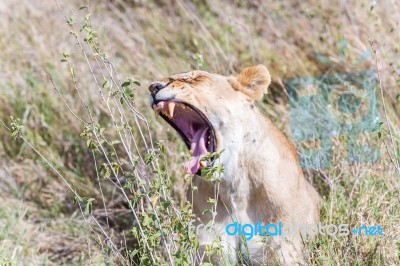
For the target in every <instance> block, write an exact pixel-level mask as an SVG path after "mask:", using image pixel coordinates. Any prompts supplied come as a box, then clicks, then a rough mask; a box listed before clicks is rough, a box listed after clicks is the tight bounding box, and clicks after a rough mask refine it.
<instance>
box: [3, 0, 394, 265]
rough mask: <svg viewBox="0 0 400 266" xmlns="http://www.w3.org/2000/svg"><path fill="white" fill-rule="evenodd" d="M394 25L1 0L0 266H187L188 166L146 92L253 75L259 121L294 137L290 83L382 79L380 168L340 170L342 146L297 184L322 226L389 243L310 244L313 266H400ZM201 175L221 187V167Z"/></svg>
mask: <svg viewBox="0 0 400 266" xmlns="http://www.w3.org/2000/svg"><path fill="white" fill-rule="evenodd" d="M399 23H400V2H398V1H390V0H384V1H365V0H360V1H352V2H351V3H350V2H347V1H337V2H331V1H327V0H324V1H314V0H308V1H297V0H288V1H261V0H249V1H239V0H217V1H210V0H195V1H187V0H176V1H168V0H149V1H146V0H91V1H90V0H85V1H77V0H43V1H40V0H29V1H28V0H25V1H15V0H2V1H1V2H0V25H1V27H0V69H1V71H0V124H1V125H0V265H70V264H72V265H103V264H106V265H158V264H164V265H166V264H167V265H168V264H176V265H190V264H191V262H192V261H193V258H194V257H195V256H198V255H199V254H198V253H197V246H198V242H197V239H196V237H195V234H194V228H193V226H192V219H193V215H192V213H191V205H190V203H189V202H186V197H185V195H186V189H187V187H188V184H189V183H190V181H191V177H190V175H186V174H185V173H184V170H183V168H182V162H184V161H185V160H186V158H187V157H188V156H190V154H189V153H188V151H187V149H186V147H185V145H184V143H183V142H182V141H181V140H180V138H179V136H178V135H177V134H176V132H174V131H173V129H171V128H170V127H168V126H167V125H166V123H164V122H163V121H161V119H157V117H156V116H155V114H154V112H153V110H152V109H151V107H150V106H149V93H148V90H147V87H148V85H149V84H150V82H151V81H153V80H157V79H159V78H161V77H163V76H167V75H169V74H171V73H177V72H183V71H188V70H191V69H203V70H206V71H209V72H215V73H220V74H224V75H229V74H235V73H237V72H238V71H240V70H241V69H242V68H244V67H246V66H250V65H254V64H258V63H262V64H265V65H266V66H267V67H268V68H269V70H270V72H271V76H272V80H273V82H272V85H271V87H270V92H269V93H268V94H267V95H265V96H264V98H263V100H262V102H260V103H259V107H260V108H261V109H262V110H263V111H264V113H265V114H266V115H267V116H268V117H269V118H270V119H271V120H272V121H273V122H274V124H275V125H277V126H278V127H279V128H280V129H281V130H283V131H284V132H285V133H286V135H288V136H289V137H290V136H291V129H290V108H289V103H288V95H287V91H286V88H285V81H286V80H288V79H290V78H296V77H308V76H321V75H324V74H329V73H345V72H354V71H360V70H365V69H373V70H375V71H376V72H377V74H378V75H377V77H378V86H377V90H376V93H377V96H378V97H377V98H378V99H379V106H380V109H381V118H382V120H381V122H382V123H378V124H377V126H376V130H374V132H371V133H369V134H363V135H362V136H360V138H359V141H360V143H368V144H371V145H373V146H375V147H377V149H379V150H380V160H379V161H378V162H375V163H355V164H349V163H348V162H347V160H346V159H345V158H346V148H345V147H346V136H341V137H338V138H336V139H334V163H333V167H331V168H328V169H304V172H305V175H306V177H307V178H308V179H309V180H310V182H312V183H313V185H314V186H315V187H316V188H317V190H318V192H319V193H320V195H321V197H322V198H323V207H322V211H321V222H322V223H324V224H328V223H333V224H343V223H348V224H350V225H352V226H360V225H367V226H369V225H378V224H379V225H380V226H382V227H383V228H384V232H385V236H383V237H356V236H352V235H349V236H348V237H331V236H325V237H322V236H320V237H316V238H312V239H307V240H305V241H306V255H307V263H308V264H310V265H399V264H400V223H399V220H400V209H399V203H400V202H399V198H400V197H399V196H400V195H399V186H400V143H399V142H400V141H399V139H400V60H399V59H400V32H399ZM312 145H314V144H313V143H303V144H301V145H300V146H299V149H300V150H301V149H307V148H308V147H309V146H312ZM207 170H208V172H207V173H206V178H208V179H210V180H211V182H216V183H218V181H219V180H218V178H217V177H218V173H219V172H220V171H222V169H221V168H215V169H207ZM213 204H214V202H213V200H212V199H210V209H209V210H208V211H210V212H214V205H213ZM215 252H220V249H219V244H218V243H217V242H216V243H215V245H214V244H213V245H212V246H210V248H209V249H208V250H207V255H210V254H212V253H215Z"/></svg>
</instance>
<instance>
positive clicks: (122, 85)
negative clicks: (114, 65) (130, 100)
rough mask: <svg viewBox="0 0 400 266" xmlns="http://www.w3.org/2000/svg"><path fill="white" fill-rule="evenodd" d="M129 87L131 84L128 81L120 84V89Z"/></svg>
mask: <svg viewBox="0 0 400 266" xmlns="http://www.w3.org/2000/svg"><path fill="white" fill-rule="evenodd" d="M129 85H131V82H130V81H125V82H123V83H122V84H121V87H127V86H129Z"/></svg>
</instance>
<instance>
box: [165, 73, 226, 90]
mask: <svg viewBox="0 0 400 266" xmlns="http://www.w3.org/2000/svg"><path fill="white" fill-rule="evenodd" d="M223 78H224V77H223V76H220V75H217V74H211V73H208V72H206V71H201V70H193V71H189V72H184V73H178V74H174V75H171V76H169V77H166V78H163V79H162V80H161V82H163V83H168V84H170V85H175V86H183V85H185V84H190V85H204V84H207V85H212V84H214V83H217V82H218V81H221V80H222V79H223Z"/></svg>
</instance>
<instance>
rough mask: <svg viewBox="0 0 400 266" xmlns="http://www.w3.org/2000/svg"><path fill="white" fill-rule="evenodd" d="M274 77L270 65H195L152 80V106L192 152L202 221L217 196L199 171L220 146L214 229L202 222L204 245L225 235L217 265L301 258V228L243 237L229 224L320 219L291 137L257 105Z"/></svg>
mask: <svg viewBox="0 0 400 266" xmlns="http://www.w3.org/2000/svg"><path fill="white" fill-rule="evenodd" d="M270 82H271V77H270V74H269V71H268V70H267V68H266V67H265V66H263V65H257V66H254V67H249V68H245V69H244V70H243V71H242V72H241V73H240V74H239V75H238V76H236V77H234V76H230V77H225V76H221V75H217V74H211V73H208V72H205V71H199V70H196V71H191V72H188V73H183V74H176V75H172V76H170V77H167V78H164V79H162V80H160V81H156V82H153V83H152V84H151V85H150V87H149V90H150V92H151V99H152V106H153V108H154V109H155V110H157V111H159V112H160V115H161V117H162V118H164V120H165V121H167V122H168V123H169V124H170V125H171V126H172V127H173V128H174V129H175V130H176V131H177V132H178V133H179V134H180V135H181V137H182V138H183V141H184V142H185V143H186V145H187V147H188V148H189V149H190V150H191V151H192V155H193V157H192V159H191V160H190V161H188V162H187V163H186V164H185V169H186V171H187V172H188V173H191V174H194V176H193V184H194V185H195V186H196V187H197V188H198V189H197V190H196V191H194V192H192V190H191V189H189V190H188V200H190V201H192V202H193V211H194V213H195V214H196V216H197V217H198V220H197V224H207V223H208V222H209V221H210V220H211V219H212V216H211V215H210V213H204V214H203V211H204V210H205V209H208V208H210V206H209V204H208V203H207V200H208V199H209V198H214V197H215V190H214V186H215V185H214V184H213V183H211V182H209V181H207V180H205V179H204V178H202V177H201V176H200V170H201V169H202V168H203V167H206V166H207V164H208V166H210V165H212V164H214V163H215V162H212V161H210V160H209V161H207V162H206V161H203V160H201V158H202V157H204V156H205V155H207V154H209V153H213V152H218V151H222V150H223V152H222V154H221V157H220V162H221V163H222V164H223V166H224V172H223V174H222V176H221V178H222V181H221V182H220V184H219V197H218V201H217V215H216V217H215V230H214V231H210V230H207V229H205V227H201V226H200V227H198V228H197V234H198V238H199V241H200V247H201V248H202V249H203V250H204V248H205V246H206V245H208V244H210V243H212V241H213V240H214V239H215V238H216V237H217V236H218V237H219V238H220V239H221V242H222V245H223V249H222V250H223V252H222V256H215V257H211V260H212V262H213V263H215V264H228V265H229V264H231V265H233V264H236V263H238V261H239V257H238V254H244V255H243V257H244V258H243V260H244V261H245V262H246V263H250V264H253V265H254V264H268V263H272V264H277V263H279V264H284V265H294V264H296V262H302V261H303V255H302V245H303V244H302V240H301V237H300V233H297V234H295V236H294V237H283V236H267V237H266V236H261V235H257V236H254V237H253V238H252V239H251V240H249V241H245V240H244V237H243V236H240V235H235V236H231V235H228V233H227V231H226V227H227V225H228V224H231V223H233V222H238V223H240V224H257V223H259V222H261V223H262V224H264V225H266V224H270V223H275V224H277V223H279V222H281V223H282V224H283V225H285V224H286V223H289V224H302V225H307V224H314V225H315V224H317V223H318V222H319V205H320V197H319V195H318V193H317V192H316V190H315V189H314V188H313V187H312V186H311V185H310V184H309V183H308V182H307V181H306V180H305V179H304V176H303V173H302V170H301V167H300V165H299V161H298V156H297V152H296V150H295V148H294V146H293V144H292V143H291V142H290V141H289V140H288V139H287V138H286V137H285V136H284V135H283V133H282V132H281V131H280V130H279V129H277V128H276V127H275V126H274V125H273V124H272V122H271V121H270V120H269V119H268V118H266V117H265V116H263V115H262V113H261V112H260V111H259V110H258V108H257V107H256V106H255V104H254V102H255V101H256V100H260V99H261V98H262V96H263V94H264V93H266V92H267V88H268V86H269V84H270ZM238 251H241V252H238ZM198 263H201V261H198Z"/></svg>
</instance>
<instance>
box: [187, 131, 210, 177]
mask: <svg viewBox="0 0 400 266" xmlns="http://www.w3.org/2000/svg"><path fill="white" fill-rule="evenodd" d="M207 130H208V128H200V129H199V130H197V131H196V133H195V134H194V136H193V139H192V143H191V145H190V149H191V150H192V152H193V159H191V160H190V161H188V162H186V163H185V169H186V172H187V173H188V174H195V173H197V171H199V168H200V159H201V158H202V157H203V156H204V155H206V154H207V152H208V151H207V148H206V143H205V134H206V132H207Z"/></svg>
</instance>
